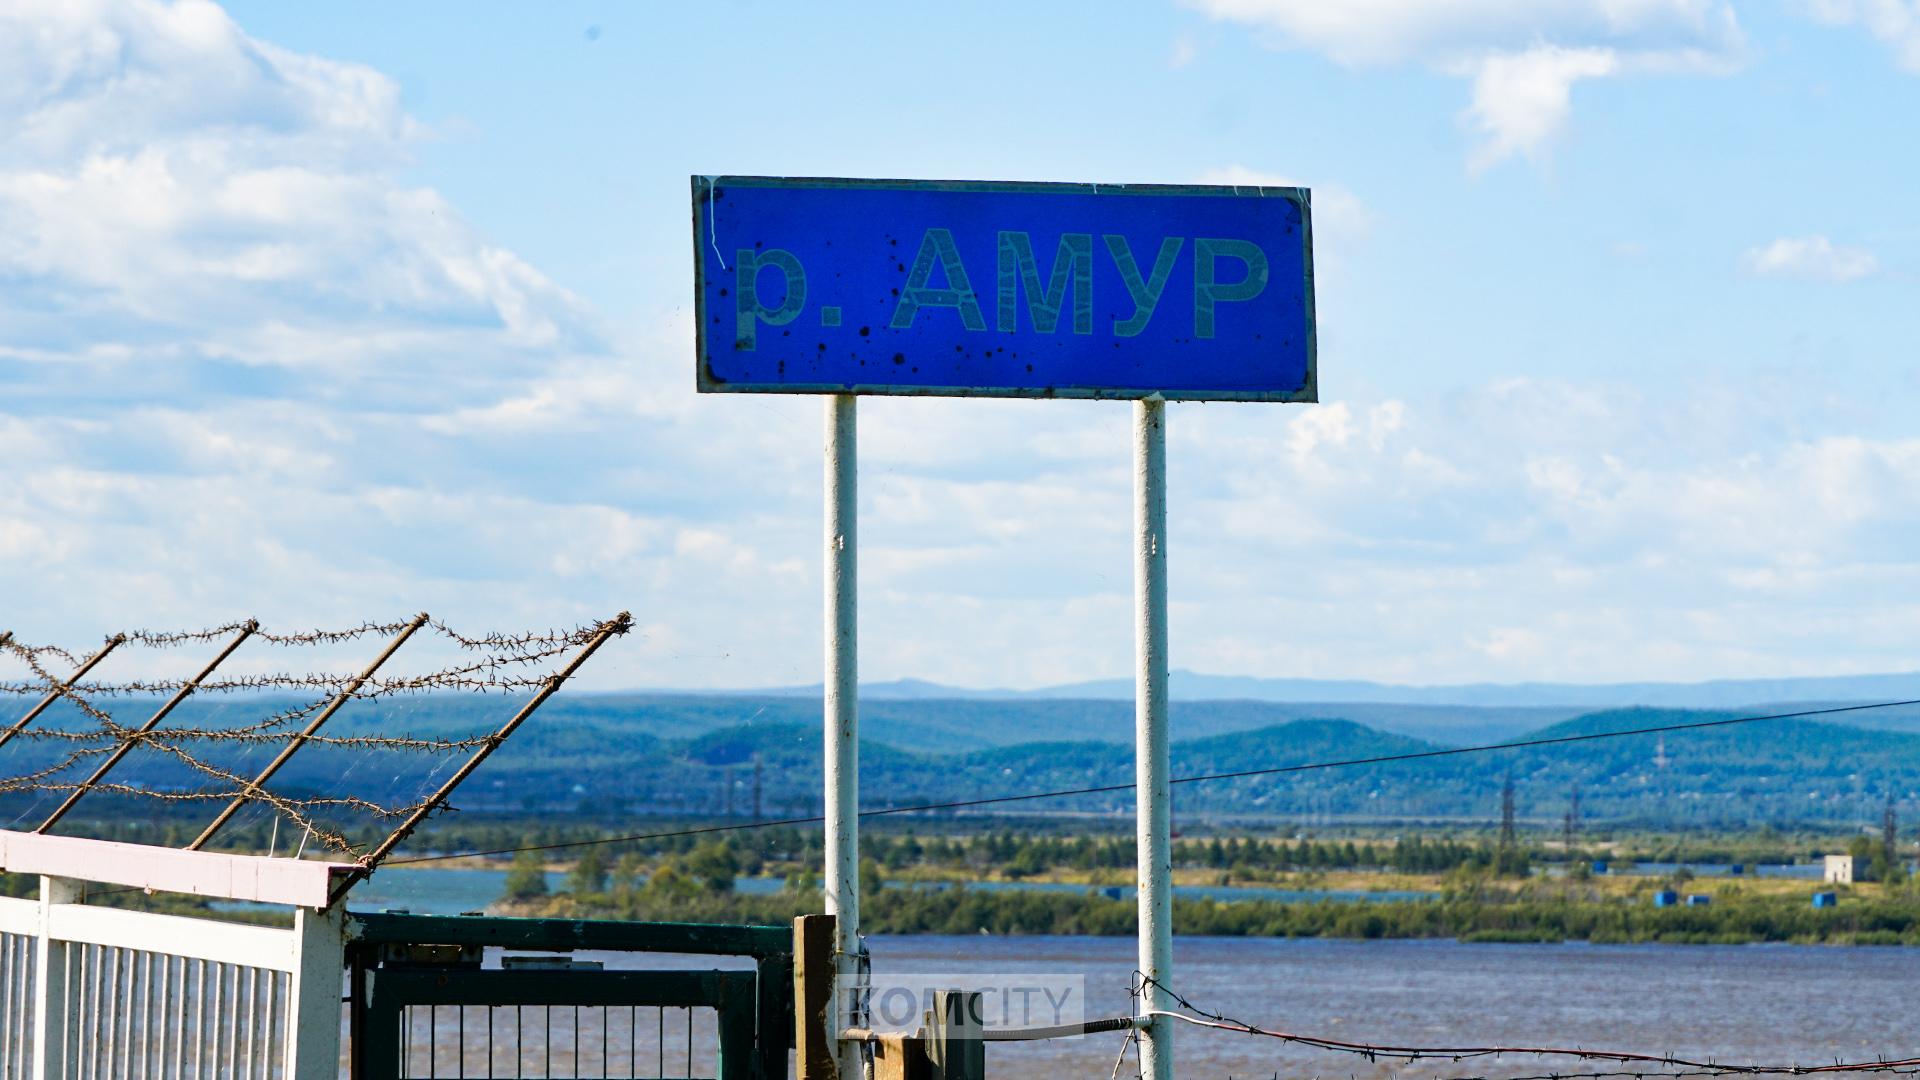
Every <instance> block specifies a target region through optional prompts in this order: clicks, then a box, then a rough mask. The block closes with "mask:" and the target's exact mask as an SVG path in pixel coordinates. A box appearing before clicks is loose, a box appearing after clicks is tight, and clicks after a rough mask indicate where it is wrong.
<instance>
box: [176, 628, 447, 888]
mask: <svg viewBox="0 0 1920 1080" xmlns="http://www.w3.org/2000/svg"><path fill="white" fill-rule="evenodd" d="M426 621H427V613H426V612H424V611H423V612H421V613H420V614H418V615H416V616H414V617H413V619H412V621H410V622H408V623H407V624H406V625H405V626H403V627H401V629H400V632H399V633H398V634H396V635H395V636H394V638H393V640H391V641H389V642H387V647H386V648H385V649H382V650H381V651H380V655H379V656H376V657H374V658H373V662H372V663H370V664H368V665H367V666H366V669H365V670H363V671H361V672H360V674H359V675H356V676H354V678H353V681H351V682H349V683H348V684H347V685H346V686H345V687H344V688H342V689H341V691H340V692H339V693H338V694H336V695H334V698H333V700H332V701H331V702H328V703H327V707H326V708H325V709H322V710H321V711H320V714H319V715H318V716H315V717H314V718H313V719H312V720H310V721H308V722H307V726H306V727H304V728H302V729H301V730H300V733H299V734H298V735H295V736H294V737H293V741H292V742H289V743H288V744H287V745H286V746H285V747H283V748H282V749H281V751H280V753H278V754H276V755H275V756H274V759H273V760H272V761H270V762H268V763H267V767H266V768H264V769H262V770H260V774H259V775H258V776H255V777H254V778H253V779H252V780H250V781H248V782H247V785H246V786H245V787H244V788H242V789H241V791H240V793H239V794H238V795H236V796H234V799H233V801H232V802H230V803H228V804H227V806H226V809H224V810H222V811H220V814H219V816H218V817H216V818H214V819H213V821H212V823H211V824H209V825H208V826H207V827H206V828H205V829H202V830H201V831H200V835H199V836H196V837H194V838H193V843H191V844H188V845H187V850H188V851H199V850H200V849H201V848H203V847H205V846H206V844H207V841H209V840H212V839H213V834H214V833H217V832H219V831H220V827H221V826H222V825H225V824H226V823H227V822H228V821H231V820H232V819H233V815H235V814H237V813H239V812H240V808H241V807H243V806H245V805H247V803H248V802H250V801H251V800H252V799H253V798H254V797H255V796H256V795H257V794H258V793H259V791H260V789H261V787H262V786H264V785H265V784H266V782H267V781H269V780H271V779H273V774H274V773H277V772H279V771H280V767H281V766H282V765H285V764H286V763H287V761H288V759H290V758H292V757H293V755H294V754H296V753H298V752H299V750H300V748H301V747H302V746H304V745H306V743H307V740H309V739H311V738H313V736H314V734H315V733H317V732H318V731H319V730H320V727H321V725H323V724H325V723H326V722H327V721H328V720H330V719H332V718H333V714H334V713H337V712H339V711H340V706H342V705H345V704H346V703H347V702H348V701H349V700H351V699H352V698H353V695H354V693H355V692H356V691H358V690H359V689H360V687H361V686H362V685H364V684H365V683H366V681H367V680H368V679H371V678H373V676H374V673H375V672H377V671H379V670H380V666H381V665H382V664H385V663H386V662H387V661H388V660H390V659H392V658H393V654H394V653H396V652H399V651H400V646H402V645H405V644H406V643H407V639H408V638H410V637H412V636H413V632H414V631H416V630H418V629H420V627H421V625H422V624H424V623H425V622H426Z"/></svg>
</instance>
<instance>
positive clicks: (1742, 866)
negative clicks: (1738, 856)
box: [1727, 863, 1747, 877]
mask: <svg viewBox="0 0 1920 1080" xmlns="http://www.w3.org/2000/svg"><path fill="white" fill-rule="evenodd" d="M1746 872H1747V864H1746V863H1734V864H1733V865H1732V866H1729V867H1727V873H1729V874H1732V875H1733V876H1734V877H1739V876H1740V875H1741V874H1744V873H1746Z"/></svg>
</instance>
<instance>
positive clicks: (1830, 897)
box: [1813, 892, 1840, 908]
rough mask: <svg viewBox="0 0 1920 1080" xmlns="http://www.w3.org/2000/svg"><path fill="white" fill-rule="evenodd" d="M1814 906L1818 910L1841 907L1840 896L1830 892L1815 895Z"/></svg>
mask: <svg viewBox="0 0 1920 1080" xmlns="http://www.w3.org/2000/svg"><path fill="white" fill-rule="evenodd" d="M1813 906H1814V907H1817V908H1830V907H1839V906H1840V895H1839V894H1838V893H1830V892H1817V893H1814V894H1813Z"/></svg>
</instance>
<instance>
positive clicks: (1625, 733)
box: [387, 698, 1920, 866]
mask: <svg viewBox="0 0 1920 1080" xmlns="http://www.w3.org/2000/svg"><path fill="white" fill-rule="evenodd" d="M1905 705H1920V698H1910V699H1907V700H1904V701H1878V702H1870V703H1867V704H1862V705H1835V706H1829V707H1827V708H1821V709H1801V710H1798V711H1795V712H1784V713H1768V714H1766V715H1763V716H1730V717H1722V718H1720V719H1718V720H1691V721H1687V722H1685V723H1678V724H1655V725H1651V726H1647V727H1637V728H1627V729H1625V730H1622V731H1588V732H1580V733H1578V734H1573V735H1550V736H1547V737H1544V738H1537V739H1518V740H1514V741H1511V742H1501V743H1486V744H1482V745H1479V746H1453V747H1446V748H1443V749H1438V750H1417V751H1412V752H1409V753H1403V754H1380V755H1377V756H1374V757H1363V758H1346V759H1343V760H1338V761H1314V762H1308V763H1305V764H1301V765H1274V766H1269V767H1267V768H1260V769H1240V770H1237V771H1234V772H1221V773H1201V774H1198V775H1194V776H1176V777H1174V778H1173V779H1172V780H1170V781H1168V783H1169V784H1203V783H1210V782H1213V781H1217V780H1240V779H1244V778H1246V777H1252V776H1279V775H1282V774H1285V773H1300V772H1313V771H1318V770H1323V769H1346V768H1357V767H1359V766H1362V765H1389V764H1393V763H1395V762H1402V761H1424V760H1427V759H1429V758H1442V757H1455V756H1459V755H1463V754H1485V753H1492V752H1494V751H1499V750H1525V749H1529V748H1532V747H1538V746H1561V745H1565V744H1567V743H1578V742H1593V741H1595V740H1599V739H1623V738H1628V737H1630V736H1634V735H1656V734H1666V733H1670V732H1675V731H1699V730H1702V729H1705V728H1721V727H1732V726H1734V725H1736V724H1757V723H1760V722H1761V721H1765V720H1796V719H1803V718H1806V717H1810V716H1834V715H1838V714H1841V713H1855V712H1865V711H1868V710H1871V709H1893V708H1898V707H1901V706H1905ZM1136 786H1137V785H1134V784H1103V785H1099V786H1097V787H1083V788H1068V789H1065V790H1059V791H1030V792H1025V793H1022V794H1018V795H994V796H989V797H987V798H982V799H961V800H957V801H954V802H941V803H917V804H914V805H910V806H888V807H882V808H880V809H877V810H862V811H860V814H859V816H860V817H862V818H874V817H888V816H892V815H897V814H922V813H928V812H930V811H935V810H966V809H971V808H973V807H976V806H1002V805H1005V804H1007V803H1017V802H1035V801H1039V800H1042V799H1065V798H1071V797H1073V796H1076V795H1107V794H1112V793H1115V792H1121V791H1132V790H1133V789H1134V788H1135V787H1136ZM825 821H826V818H825V817H824V816H821V815H818V814H815V815H813V816H810V817H791V818H778V819H773V820H768V821H743V822H736V823H732V824H727V825H703V826H698V827H695V828H691V829H675V830H671V831H667V832H651V833H634V834H631V835H627V836H605V837H598V838H595V839H592V840H569V841H564V842H561V843H556V844H530V845H527V846H524V847H509V848H493V849H490V850H485V851H461V852H447V853H441V854H435V855H416V856H414V857H412V858H408V859H389V860H387V862H388V864H389V865H395V866H397V865H403V864H411V863H428V862H445V861H448V860H451V859H474V858H481V857H485V856H490V855H518V854H520V853H521V852H526V851H561V850H565V849H569V848H581V847H596V846H600V845H604V844H630V843H639V842H641V841H645V840H671V839H675V838H678V837H683V836H707V835H710V834H713V833H727V832H746V831H749V830H753V829H775V828H781V827H783V826H794V825H818V824H821V823H823V822H825Z"/></svg>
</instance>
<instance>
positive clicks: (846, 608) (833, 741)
mask: <svg viewBox="0 0 1920 1080" xmlns="http://www.w3.org/2000/svg"><path fill="white" fill-rule="evenodd" d="M855 401H856V399H855V398H854V396H853V395H851V394H836V395H834V396H832V397H830V398H828V399H827V440H826V442H827V445H826V450H827V455H826V458H827V460H826V496H827V497H826V544H827V558H826V608H827V619H826V631H827V669H826V716H825V719H826V819H827V820H826V833H827V837H826V839H827V852H826V864H827V866H826V870H827V890H826V892H827V897H826V899H827V914H829V915H833V916H835V917H836V918H835V922H834V927H835V929H834V943H833V944H834V995H833V999H832V1000H833V1001H834V1002H835V1005H836V1011H835V1021H836V1023H835V1026H834V1028H833V1029H832V1030H833V1032H834V1033H835V1036H836V1037H837V1036H838V1033H839V1032H840V1031H841V1030H844V1029H845V1028H848V1027H858V1026H860V1025H861V1022H862V1021H863V1020H864V1017H862V1016H861V1015H859V1013H860V1011H861V1010H860V1007H859V1006H860V993H861V989H862V988H861V987H860V986H859V975H860V951H861V949H860V711H859V693H860V682H859V678H860V674H859V633H858V629H859V627H858V625H857V624H858V613H859V589H858V584H859V583H858V574H857V569H858V564H857V561H856V558H855V555H856V540H857V538H858V532H859V527H858V519H857V516H856V515H857V511H858V496H859V491H858V472H859V452H858V448H857V447H858V440H857V439H856V437H855V436H856V427H855V423H854V421H855V415H854V403H855ZM839 1060H840V1075H841V1076H842V1077H843V1078H846V1080H854V1078H857V1077H859V1076H860V1075H861V1061H860V1044H859V1043H857V1042H853V1041H851V1040H848V1041H842V1042H841V1043H840V1044H839Z"/></svg>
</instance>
